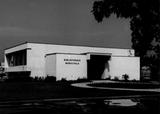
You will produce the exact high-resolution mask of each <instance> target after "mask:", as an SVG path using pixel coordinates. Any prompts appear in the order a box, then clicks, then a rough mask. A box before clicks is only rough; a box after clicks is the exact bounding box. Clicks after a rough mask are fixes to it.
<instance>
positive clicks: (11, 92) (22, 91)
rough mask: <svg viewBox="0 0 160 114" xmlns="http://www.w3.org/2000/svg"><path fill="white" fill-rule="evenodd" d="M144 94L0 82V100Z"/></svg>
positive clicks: (65, 83) (61, 84) (41, 83)
mask: <svg viewBox="0 0 160 114" xmlns="http://www.w3.org/2000/svg"><path fill="white" fill-rule="evenodd" d="M137 94H138V95H146V94H153V93H150V92H131V91H115V90H99V89H88V88H76V87H72V86H70V83H69V82H59V83H54V82H53V83H46V82H23V83H20V82H18V83H16V82H4V83H0V101H8V100H10V101H11V100H29V99H49V98H52V99H54V98H81V97H109V96H119V95H122V96H124V95H137Z"/></svg>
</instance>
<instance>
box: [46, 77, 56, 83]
mask: <svg viewBox="0 0 160 114" xmlns="http://www.w3.org/2000/svg"><path fill="white" fill-rule="evenodd" d="M44 81H45V82H56V77H55V76H47V77H46V78H45V79H44Z"/></svg>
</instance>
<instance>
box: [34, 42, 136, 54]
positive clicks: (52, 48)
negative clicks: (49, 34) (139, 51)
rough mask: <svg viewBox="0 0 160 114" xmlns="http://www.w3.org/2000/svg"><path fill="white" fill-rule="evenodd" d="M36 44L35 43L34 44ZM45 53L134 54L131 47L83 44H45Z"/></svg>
mask: <svg viewBox="0 0 160 114" xmlns="http://www.w3.org/2000/svg"><path fill="white" fill-rule="evenodd" d="M35 45H37V44H35ZM45 48H46V53H77V54H81V53H88V52H90V53H102V54H104V53H111V54H112V55H113V56H134V50H133V49H118V48H98V47H85V46H66V45H51V44H46V45H45Z"/></svg>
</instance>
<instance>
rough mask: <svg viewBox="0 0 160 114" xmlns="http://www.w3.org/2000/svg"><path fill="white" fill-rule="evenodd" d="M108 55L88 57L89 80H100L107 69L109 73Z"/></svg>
mask: <svg viewBox="0 0 160 114" xmlns="http://www.w3.org/2000/svg"><path fill="white" fill-rule="evenodd" d="M109 59H110V55H90V59H89V60H88V61H87V75H88V79H89V80H100V79H102V75H103V73H104V71H105V69H106V67H107V69H108V71H109V64H108V61H109Z"/></svg>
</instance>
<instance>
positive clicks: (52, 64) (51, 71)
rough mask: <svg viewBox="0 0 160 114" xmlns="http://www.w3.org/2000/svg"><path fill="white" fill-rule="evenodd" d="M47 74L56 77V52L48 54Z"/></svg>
mask: <svg viewBox="0 0 160 114" xmlns="http://www.w3.org/2000/svg"><path fill="white" fill-rule="evenodd" d="M46 75H47V76H55V77H56V54H54V55H49V56H46Z"/></svg>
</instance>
